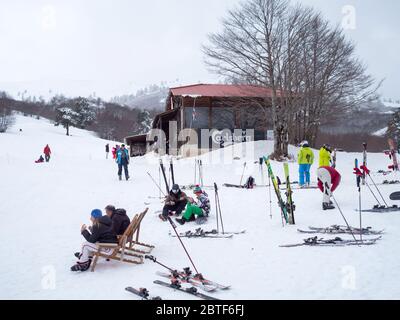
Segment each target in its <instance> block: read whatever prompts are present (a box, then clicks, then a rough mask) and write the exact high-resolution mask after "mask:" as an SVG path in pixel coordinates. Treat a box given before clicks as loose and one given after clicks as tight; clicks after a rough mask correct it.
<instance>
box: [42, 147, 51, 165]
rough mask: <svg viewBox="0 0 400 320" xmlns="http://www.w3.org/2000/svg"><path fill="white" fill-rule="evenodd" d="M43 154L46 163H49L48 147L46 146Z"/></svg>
mask: <svg viewBox="0 0 400 320" xmlns="http://www.w3.org/2000/svg"><path fill="white" fill-rule="evenodd" d="M43 153H44V156H45V158H46V162H49V161H50V155H51V150H50V147H49V145H46V147H45V148H44V150H43Z"/></svg>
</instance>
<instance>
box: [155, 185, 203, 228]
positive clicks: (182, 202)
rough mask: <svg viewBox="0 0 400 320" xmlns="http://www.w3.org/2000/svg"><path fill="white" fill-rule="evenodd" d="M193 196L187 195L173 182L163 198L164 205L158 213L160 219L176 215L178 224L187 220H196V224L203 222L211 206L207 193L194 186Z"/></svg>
mask: <svg viewBox="0 0 400 320" xmlns="http://www.w3.org/2000/svg"><path fill="white" fill-rule="evenodd" d="M193 193H194V195H195V198H192V197H188V196H187V195H186V193H185V192H183V191H182V190H181V189H180V187H179V185H177V184H174V185H173V187H172V189H171V191H170V192H169V194H168V196H167V197H166V199H165V205H164V208H163V211H162V214H160V219H161V220H163V221H167V220H168V217H171V216H176V217H177V218H176V221H177V222H178V223H179V224H180V225H184V224H185V223H187V222H192V221H196V223H197V224H204V223H205V222H206V221H207V217H208V215H209V214H210V210H211V206H210V199H209V197H208V194H207V193H206V192H205V191H204V190H202V189H201V187H200V186H196V187H195V188H194V190H193ZM181 215H182V217H181V218H179V216H181Z"/></svg>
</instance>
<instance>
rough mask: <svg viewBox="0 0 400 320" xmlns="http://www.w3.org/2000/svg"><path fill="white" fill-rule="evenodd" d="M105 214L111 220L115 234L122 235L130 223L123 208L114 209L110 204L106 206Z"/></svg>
mask: <svg viewBox="0 0 400 320" xmlns="http://www.w3.org/2000/svg"><path fill="white" fill-rule="evenodd" d="M106 215H107V216H108V217H110V219H111V220H112V226H113V231H114V233H115V234H116V235H117V236H122V235H123V234H124V232H125V231H126V229H128V227H129V225H130V224H131V220H130V219H129V217H128V215H127V214H126V210H125V209H115V207H114V206H111V205H110V206H107V207H106Z"/></svg>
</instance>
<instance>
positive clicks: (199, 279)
mask: <svg viewBox="0 0 400 320" xmlns="http://www.w3.org/2000/svg"><path fill="white" fill-rule="evenodd" d="M156 274H157V275H158V276H160V277H163V278H167V279H169V280H170V281H171V282H172V283H174V282H176V281H178V282H182V283H187V284H190V285H192V286H194V287H197V288H199V289H201V290H203V291H206V292H215V291H217V290H228V289H230V286H224V285H221V284H219V283H216V282H213V281H210V280H207V279H204V278H203V276H202V275H193V274H192V272H191V271H190V270H189V269H185V271H182V272H179V271H171V272H169V273H168V272H161V271H158V272H157V273H156Z"/></svg>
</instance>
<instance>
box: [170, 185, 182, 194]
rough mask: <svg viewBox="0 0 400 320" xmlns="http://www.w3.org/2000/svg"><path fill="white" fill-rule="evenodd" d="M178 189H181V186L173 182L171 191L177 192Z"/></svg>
mask: <svg viewBox="0 0 400 320" xmlns="http://www.w3.org/2000/svg"><path fill="white" fill-rule="evenodd" d="M180 189H181V188H180V187H179V185H177V184H174V185H173V186H172V192H173V193H178V192H179V190H180Z"/></svg>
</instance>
